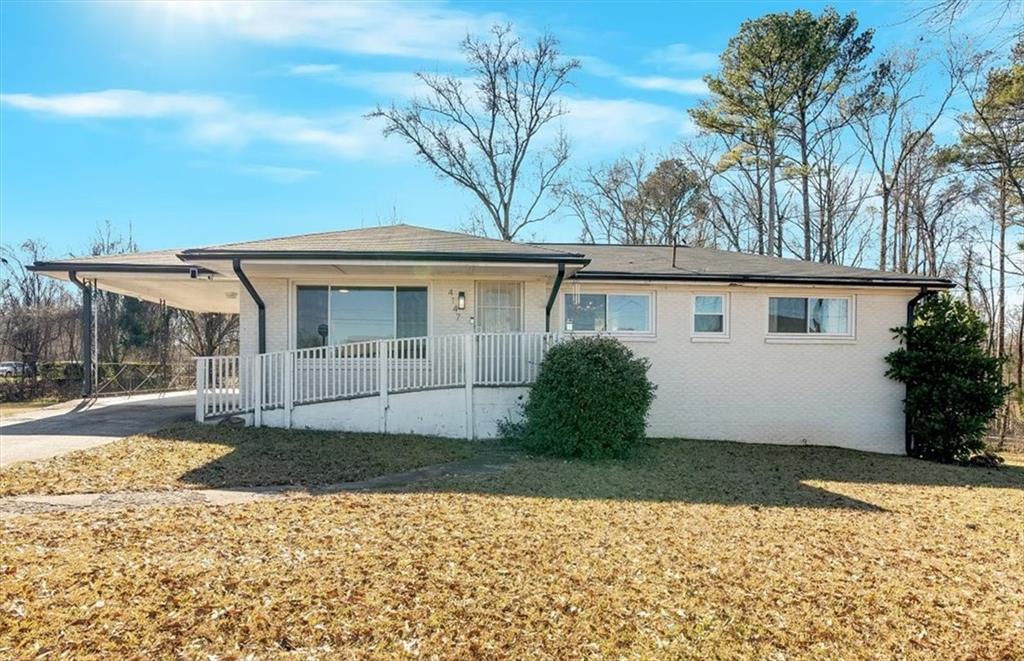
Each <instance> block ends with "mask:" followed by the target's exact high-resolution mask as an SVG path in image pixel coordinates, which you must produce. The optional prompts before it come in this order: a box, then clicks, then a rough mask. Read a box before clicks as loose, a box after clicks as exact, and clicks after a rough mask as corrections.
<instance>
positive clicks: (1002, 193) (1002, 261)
mask: <svg viewBox="0 0 1024 661" xmlns="http://www.w3.org/2000/svg"><path fill="white" fill-rule="evenodd" d="M998 314H999V316H998V328H999V338H998V340H997V342H996V346H997V347H998V349H997V354H998V356H999V357H1000V358H1002V357H1003V356H1004V355H1005V353H1004V350H1005V340H1004V338H1005V337H1006V176H1005V174H1004V175H1000V177H999V312H998Z"/></svg>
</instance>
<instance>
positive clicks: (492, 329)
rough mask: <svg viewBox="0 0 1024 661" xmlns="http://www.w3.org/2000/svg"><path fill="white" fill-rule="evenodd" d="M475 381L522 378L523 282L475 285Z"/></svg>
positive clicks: (502, 382)
mask: <svg viewBox="0 0 1024 661" xmlns="http://www.w3.org/2000/svg"><path fill="white" fill-rule="evenodd" d="M476 319H477V322H476V330H477V332H478V333H480V335H478V336H477V338H476V356H477V368H476V369H477V383H479V384H482V385H495V386H497V385H509V384H512V383H519V382H521V381H522V380H523V379H524V378H525V366H524V365H523V364H522V356H523V352H522V348H521V347H520V342H521V341H522V337H521V336H519V335H513V334H512V333H520V332H522V330H523V283H521V282H487V281H481V282H478V283H477V285H476Z"/></svg>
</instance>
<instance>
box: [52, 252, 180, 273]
mask: <svg viewBox="0 0 1024 661" xmlns="http://www.w3.org/2000/svg"><path fill="white" fill-rule="evenodd" d="M179 252H181V251H180V250H149V251H145V252H129V253H121V254H119V255H98V256H92V255H90V256H88V257H68V258H66V259H54V260H46V261H42V262H36V263H35V264H34V265H33V269H34V270H36V271H66V270H68V269H69V268H70V267H76V266H77V267H91V268H98V267H102V268H119V267H121V268H123V270H128V269H133V268H138V269H140V270H147V269H148V270H161V269H164V270H180V271H186V270H188V268H189V264H187V263H185V262H183V261H182V260H181V258H179V257H178V253H179Z"/></svg>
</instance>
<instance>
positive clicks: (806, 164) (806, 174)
mask: <svg viewBox="0 0 1024 661" xmlns="http://www.w3.org/2000/svg"><path fill="white" fill-rule="evenodd" d="M800 168H801V171H800V195H801V197H802V198H803V206H804V259H806V260H807V261H810V260H811V193H810V178H811V166H810V159H809V156H808V154H807V119H806V118H805V117H804V116H803V113H801V116H800Z"/></svg>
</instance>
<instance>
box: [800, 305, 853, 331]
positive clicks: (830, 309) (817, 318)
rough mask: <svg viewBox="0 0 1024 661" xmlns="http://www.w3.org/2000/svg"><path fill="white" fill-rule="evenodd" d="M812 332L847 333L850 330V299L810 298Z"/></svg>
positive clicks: (810, 329) (810, 327)
mask: <svg viewBox="0 0 1024 661" xmlns="http://www.w3.org/2000/svg"><path fill="white" fill-rule="evenodd" d="M808 308H809V309H810V315H811V323H810V325H809V329H808V330H809V331H810V332H811V333H830V334H833V335H845V334H847V333H849V332H850V301H849V300H848V299H845V298H811V299H808Z"/></svg>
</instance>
